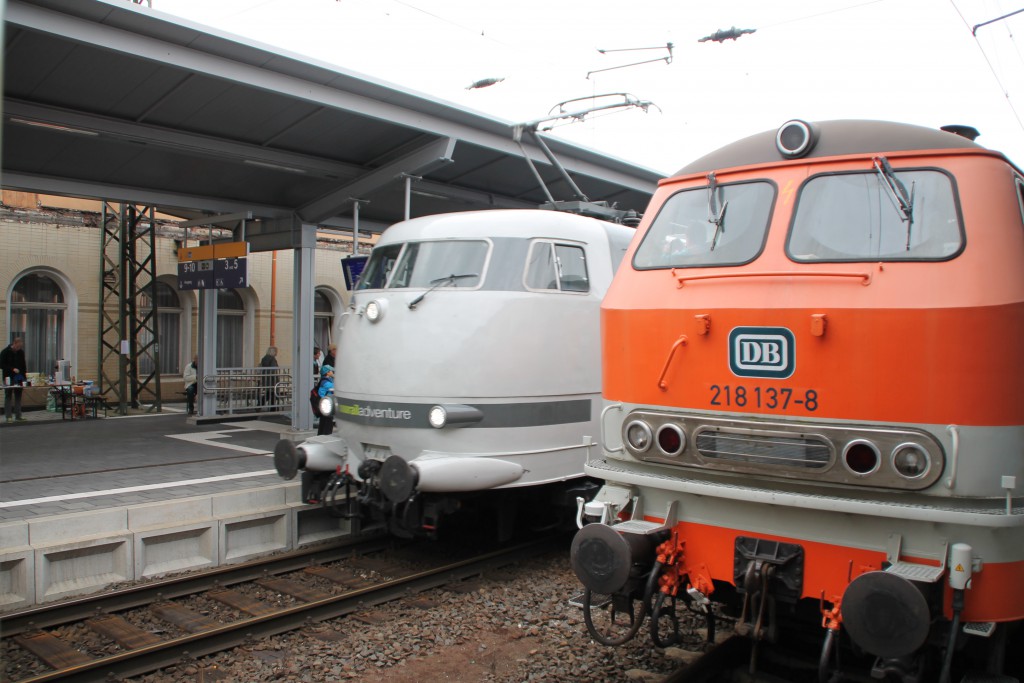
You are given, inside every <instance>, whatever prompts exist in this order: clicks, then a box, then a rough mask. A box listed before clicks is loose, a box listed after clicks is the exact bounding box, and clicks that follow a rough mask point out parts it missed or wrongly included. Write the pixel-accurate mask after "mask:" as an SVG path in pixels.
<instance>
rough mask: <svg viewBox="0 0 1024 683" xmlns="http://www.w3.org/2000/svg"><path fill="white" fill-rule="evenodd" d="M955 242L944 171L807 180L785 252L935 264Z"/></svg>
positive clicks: (956, 227) (798, 256) (800, 256)
mask: <svg viewBox="0 0 1024 683" xmlns="http://www.w3.org/2000/svg"><path fill="white" fill-rule="evenodd" d="M887 179H888V180H889V182H887ZM962 241H963V238H962V233H961V230H960V220H959V216H958V213H957V209H956V202H955V200H954V196H953V186H952V182H951V181H950V178H949V177H948V176H947V175H946V174H945V173H943V172H941V171H933V170H922V171H899V172H893V173H891V174H890V175H888V176H887V175H886V174H884V173H881V172H866V173H842V174H832V175H822V176H817V177H814V178H811V179H810V180H808V181H807V182H806V183H805V184H804V186H803V187H802V188H801V190H800V194H799V196H798V197H797V204H796V211H795V215H794V218H793V225H792V227H791V229H790V233H789V239H788V242H787V245H786V248H787V252H788V253H789V256H790V258H792V259H793V260H794V261H895V260H922V259H923V260H942V259H946V258H950V257H951V256H953V255H954V254H956V253H957V252H958V251H959V250H960V247H961V245H962Z"/></svg>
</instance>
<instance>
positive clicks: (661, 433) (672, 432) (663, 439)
mask: <svg viewBox="0 0 1024 683" xmlns="http://www.w3.org/2000/svg"><path fill="white" fill-rule="evenodd" d="M658 448H660V449H661V452H662V453H664V454H665V455H679V454H680V453H682V452H683V449H684V448H686V434H684V433H683V430H682V429H680V428H679V427H678V426H676V425H674V424H666V425H662V426H661V427H659V428H658Z"/></svg>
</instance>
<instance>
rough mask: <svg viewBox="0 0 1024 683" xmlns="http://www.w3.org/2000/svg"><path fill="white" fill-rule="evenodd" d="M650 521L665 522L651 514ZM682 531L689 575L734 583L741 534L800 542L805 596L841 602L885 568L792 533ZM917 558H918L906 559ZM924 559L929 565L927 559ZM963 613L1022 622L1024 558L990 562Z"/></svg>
mask: <svg viewBox="0 0 1024 683" xmlns="http://www.w3.org/2000/svg"><path fill="white" fill-rule="evenodd" d="M648 521H654V522H657V523H662V522H663V520H661V519H656V518H652V517H649V518H648ZM675 530H676V532H677V533H678V534H679V535H680V536H681V537H682V538H683V539H685V541H686V545H685V549H684V552H683V558H682V563H683V565H684V567H685V568H686V570H687V571H686V572H685V573H690V574H691V575H698V574H700V573H702V572H705V571H706V572H707V573H709V574H710V578H712V579H714V580H717V581H724V582H726V583H730V584H732V583H734V581H733V554H734V545H735V541H736V537H737V536H745V535H755V536H757V537H758V538H762V539H765V540H770V541H779V542H782V543H795V544H798V545H800V546H801V547H803V549H804V572H803V593H802V595H801V597H802V598H808V599H812V600H819V599H821V598H822V597H824V599H825V600H826V601H827V602H833V603H834V602H836V601H837V600H839V599H840V598H841V596H842V595H843V593H844V592H845V590H846V587H847V586H848V585H849V584H850V582H851V581H852V580H853V579H855V578H857V577H858V576H860V575H861V574H864V573H867V572H871V571H878V570H880V569H882V568H883V563H884V562H885V559H886V558H885V553H880V552H877V551H872V550H862V549H859V548H849V547H846V546H838V545H831V544H828V543H819V542H814V541H808V540H804V539H799V538H792V537H787V536H771V535H766V534H761V533H758V534H745V533H744V532H742V531H738V530H736V529H727V528H723V527H718V526H708V525H704V524H695V523H692V522H681V523H679V524H677V525H676V526H675ZM903 559H904V560H913V559H914V558H906V557H905V558H903ZM918 562H921V563H925V562H924V561H922V560H918ZM972 581H973V583H972V585H971V588H970V590H968V591H967V595H966V598H967V601H966V605H965V608H964V613H963V615H962V617H963V619H964V621H1016V620H1019V619H1022V618H1024V561H1021V562H1006V563H986V564H985V565H984V568H983V569H982V571H981V572H979V573H977V574H975V575H974V577H973V579H972ZM946 593H947V595H946V600H945V611H946V617H947V618H948V617H951V616H952V611H951V608H950V605H951V598H950V594H951V591H950V589H949V588H948V584H947V587H946Z"/></svg>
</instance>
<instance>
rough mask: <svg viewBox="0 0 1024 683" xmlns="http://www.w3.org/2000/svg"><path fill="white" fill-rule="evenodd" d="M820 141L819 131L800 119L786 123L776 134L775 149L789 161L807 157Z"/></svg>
mask: <svg viewBox="0 0 1024 683" xmlns="http://www.w3.org/2000/svg"><path fill="white" fill-rule="evenodd" d="M817 141H818V131H817V130H815V129H814V127H813V126H811V124H809V123H807V122H806V121H801V120H800V119H793V120H792V121H786V122H785V123H784V124H782V125H781V126H779V132H778V133H776V134H775V147H776V149H778V150H779V154H781V155H782V156H784V157H786V158H787V159H799V158H800V157H802V156H806V155H807V154H809V153H810V151H811V150H812V149H813V148H814V143H816V142H817Z"/></svg>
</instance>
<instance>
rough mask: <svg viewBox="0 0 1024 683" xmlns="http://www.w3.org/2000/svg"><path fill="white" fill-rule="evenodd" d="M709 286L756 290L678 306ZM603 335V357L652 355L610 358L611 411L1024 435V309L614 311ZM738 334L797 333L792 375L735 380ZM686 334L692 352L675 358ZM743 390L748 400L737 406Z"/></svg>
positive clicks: (607, 315) (607, 391) (686, 348)
mask: <svg viewBox="0 0 1024 683" xmlns="http://www.w3.org/2000/svg"><path fill="white" fill-rule="evenodd" d="M703 286H708V287H733V286H740V287H744V286H748V285H738V284H737V283H728V284H707V285H704V284H698V285H692V286H691V285H687V286H686V287H685V288H684V290H685V291H683V292H680V293H679V296H680V297H681V298H682V297H686V296H688V295H690V294H691V291H690V288H691V287H692V289H696V288H698V287H703ZM845 286H850V285H845ZM854 286H859V285H854ZM766 288H767V287H766ZM697 296H698V295H694V297H695V298H696V297H697ZM702 313H705V314H709V315H710V325H709V326H708V327H709V329H708V331H707V333H706V334H700V332H699V330H700V327H701V325H702V324H703V323H702V322H701V321H699V320H697V318H696V316H697V315H700V314H702ZM822 313H823V314H825V316H826V317H825V332H824V334H823V335H822V336H820V337H816V336H814V335H813V334H812V323H813V319H812V316H813V315H815V314H822ZM602 324H603V334H604V343H605V344H606V348H609V349H622V348H629V349H636V348H642V349H644V350H645V352H644V353H630V354H628V355H625V356H616V355H614V354H605V356H604V377H605V381H604V395H605V398H607V399H609V400H611V401H626V402H630V403H639V404H644V405H651V406H679V407H686V408H689V409H696V410H721V411H727V412H738V413H755V414H764V415H777V416H783V415H784V416H789V417H797V418H799V417H813V418H827V419H834V420H868V421H872V422H882V423H893V422H900V423H908V422H909V423H918V424H960V425H1019V424H1024V401H1021V400H1020V386H1021V385H1020V382H1021V380H1022V379H1024V349H1022V346H1021V342H1022V340H1024V303H1016V304H1007V305H1003V306H997V307H991V308H965V309H924V310H921V309H910V310H893V309H874V308H871V309H853V310H838V309H835V308H832V307H831V306H822V307H815V308H806V309H778V308H767V307H765V308H731V309H723V308H720V307H716V306H708V307H694V308H689V307H687V308H682V309H675V310H671V309H670V310H619V309H606V310H605V311H604V312H603V321H602ZM737 326H754V327H762V326H767V327H784V328H787V329H789V330H790V331H792V332H793V335H794V337H795V353H796V368H795V371H794V373H793V374H792V376H790V377H788V378H786V379H764V378H748V377H742V378H741V377H736V376H734V375H733V374H732V373H731V371H730V369H729V358H728V338H729V332H730V330H732V329H733V328H734V327H737ZM681 335H685V336H686V338H687V339H686V343H685V344H683V345H682V346H681V347H679V348H678V349H677V350H676V351H675V352H674V354H673V350H672V347H673V345H674V344H675V343H676V341H677V340H678V339H679V337H680V336H681ZM670 354H672V357H671V358H670ZM666 365H667V371H666V370H665V369H666ZM663 371H664V380H663V383H664V385H665V388H664V389H662V388H661V386H660V385H659V378H660V377H662V373H663ZM715 387H717V389H715ZM741 387H742V391H743V392H744V394H745V399H740V400H737V398H738V397H737V389H739V388H741ZM780 392H786V393H785V394H783V393H780ZM808 392H814V393H813V394H809V393H808ZM773 397H774V398H773ZM809 397H810V398H813V399H815V400H814V403H813V404H812V403H809V402H808V400H807V399H808V398H809ZM786 398H788V399H789V400H788V401H787V400H786ZM712 401H716V403H715V404H712ZM809 405H810V407H811V408H814V409H813V410H811V409H810V408H808V406H809Z"/></svg>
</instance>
